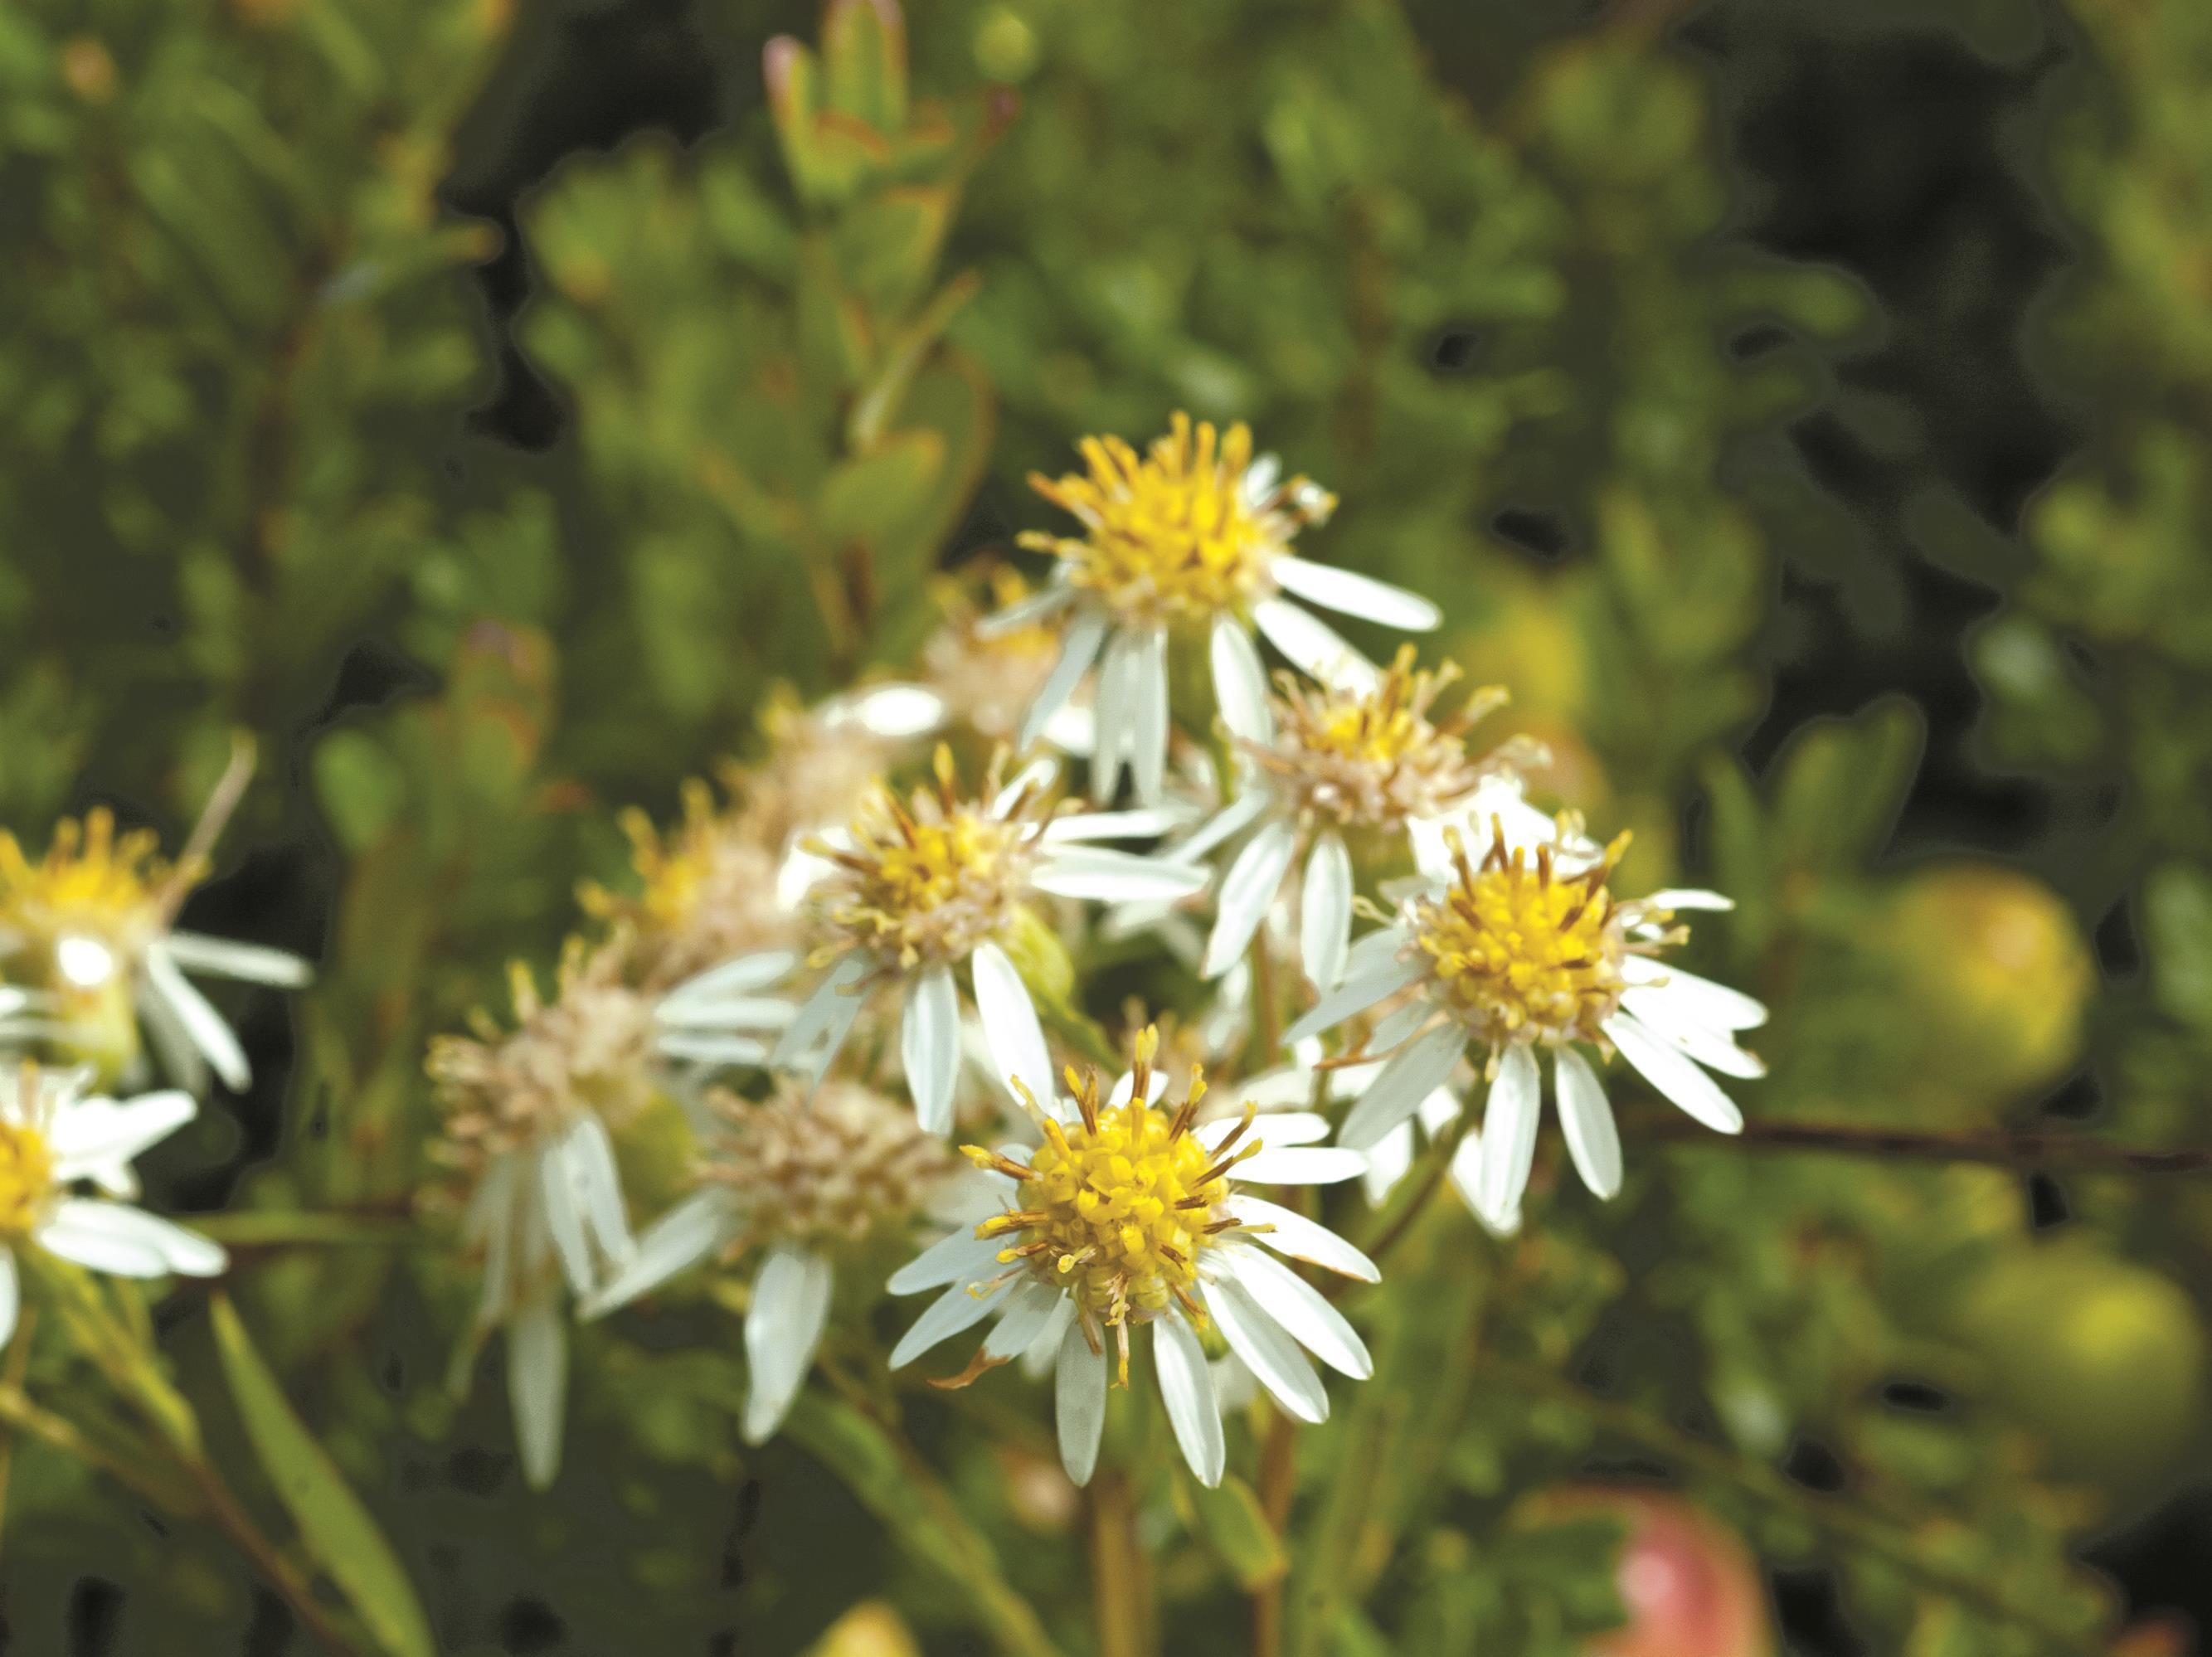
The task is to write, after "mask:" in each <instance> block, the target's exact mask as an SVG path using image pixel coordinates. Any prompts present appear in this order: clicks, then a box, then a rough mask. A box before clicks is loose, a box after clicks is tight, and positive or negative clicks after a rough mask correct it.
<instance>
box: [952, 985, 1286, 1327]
mask: <svg viewBox="0 0 2212 1657" xmlns="http://www.w3.org/2000/svg"><path fill="white" fill-rule="evenodd" d="M1158 1041H1159V1037H1158V1031H1156V1030H1153V1029H1147V1030H1146V1031H1145V1033H1144V1035H1141V1036H1140V1037H1139V1039H1138V1044H1137V1063H1136V1068H1135V1070H1134V1071H1133V1075H1132V1083H1133V1085H1132V1087H1131V1090H1130V1095H1129V1102H1128V1103H1127V1104H1126V1105H1123V1106H1121V1107H1119V1108H1103V1107H1102V1106H1101V1104H1100V1102H1099V1096H1098V1079H1097V1077H1096V1076H1095V1075H1092V1076H1087V1077H1080V1078H1079V1077H1077V1076H1076V1075H1075V1073H1074V1072H1073V1071H1069V1072H1068V1075H1067V1080H1068V1084H1069V1086H1070V1088H1071V1089H1073V1092H1074V1095H1075V1102H1076V1106H1077V1108H1078V1109H1079V1111H1080V1113H1081V1116H1082V1120H1080V1121H1079V1122H1078V1123H1076V1124H1075V1125H1073V1126H1067V1127H1062V1126H1060V1123H1059V1122H1057V1121H1055V1120H1052V1119H1050V1118H1044V1119H1042V1126H1043V1131H1044V1136H1045V1143H1044V1144H1042V1145H1041V1146H1039V1147H1038V1148H1037V1149H1036V1151H1034V1152H1033V1153H1031V1155H1030V1160H1029V1162H1028V1165H1027V1166H1026V1167H1024V1166H1023V1165H1021V1164H1019V1163H1016V1162H1010V1161H1008V1160H1006V1159H1005V1158H1002V1157H1000V1156H998V1155H997V1154H996V1153H995V1152H993V1151H990V1150H984V1149H982V1148H981V1147H979V1146H975V1145H969V1146H966V1147H964V1150H965V1151H966V1154H967V1156H969V1159H970V1160H971V1161H973V1162H975V1163H976V1164H977V1165H978V1166H979V1167H983V1168H996V1169H998V1170H999V1171H1000V1172H1001V1173H1008V1174H1013V1175H1014V1176H1015V1177H1016V1178H1018V1180H1020V1181H1021V1182H1022V1183H1021V1187H1020V1190H1019V1193H1018V1195H1019V1199H1020V1201H1021V1203H1022V1206H1021V1207H1020V1208H1019V1209H1018V1210H1015V1211H1012V1212H1009V1213H1006V1214H998V1215H994V1216H993V1217H991V1218H990V1219H988V1220H986V1221H984V1222H983V1223H982V1224H981V1225H980V1226H978V1227H977V1228H976V1235H978V1236H980V1237H998V1236H1009V1237H1018V1238H1019V1241H1016V1242H1013V1243H1011V1244H1010V1245H1009V1246H1008V1247H1006V1249H1005V1250H1003V1251H1002V1252H1001V1253H1000V1255H999V1259H1000V1262H1001V1263H1002V1264H1006V1265H1017V1264H1018V1263H1023V1262H1026V1264H1027V1269H1028V1270H1029V1271H1030V1272H1033V1273H1034V1274H1036V1276H1037V1277H1039V1278H1042V1280H1043V1281H1045V1282H1046V1283H1048V1284H1051V1285H1052V1286H1054V1287H1055V1288H1058V1289H1060V1290H1063V1291H1065V1292H1066V1293H1068V1294H1071V1295H1073V1296H1074V1297H1075V1302H1076V1304H1077V1306H1078V1307H1079V1308H1080V1309H1081V1311H1082V1313H1083V1314H1084V1316H1085V1326H1086V1327H1094V1326H1097V1325H1100V1324H1103V1325H1107V1326H1114V1325H1127V1324H1129V1323H1132V1322H1136V1323H1142V1322H1145V1321H1146V1320H1149V1319H1151V1318H1153V1317H1157V1316H1158V1314H1160V1313H1162V1312H1164V1311H1165V1310H1166V1309H1167V1307H1168V1303H1169V1302H1170V1301H1171V1300H1173V1301H1179V1302H1182V1306H1183V1308H1184V1309H1185V1310H1186V1311H1187V1312H1188V1313H1189V1314H1190V1315H1191V1317H1192V1319H1193V1320H1194V1321H1196V1322H1198V1323H1199V1324H1200V1325H1201V1326H1202V1325H1203V1324H1204V1322H1205V1320H1206V1316H1205V1313H1204V1311H1203V1309H1202V1308H1200V1305H1199V1303H1198V1302H1197V1299H1196V1297H1195V1296H1194V1295H1193V1294H1192V1293H1191V1289H1192V1285H1193V1284H1195V1283H1196V1282H1197V1280H1198V1263H1199V1256H1200V1253H1201V1252H1202V1251H1203V1250H1205V1249H1206V1248H1208V1247H1212V1245H1213V1243H1214V1241H1215V1239H1216V1238H1217V1237H1218V1236H1219V1235H1221V1234H1223V1233H1224V1232H1226V1231H1231V1230H1234V1229H1237V1221H1236V1220H1235V1219H1233V1218H1217V1217H1216V1215H1215V1210H1216V1209H1218V1207H1219V1206H1220V1205H1222V1204H1223V1203H1225V1202H1226V1201H1227V1200H1228V1198H1229V1177H1228V1176H1229V1173H1230V1170H1231V1168H1234V1167H1235V1166H1236V1165H1237V1163H1238V1162H1243V1160H1244V1159H1245V1158H1246V1157H1248V1156H1251V1155H1253V1154H1254V1153H1255V1151H1257V1150H1259V1149H1260V1144H1259V1142H1258V1141H1257V1140H1252V1141H1250V1142H1249V1143H1247V1144H1243V1146H1242V1148H1241V1149H1240V1148H1239V1147H1238V1145H1237V1141H1239V1140H1240V1139H1243V1138H1244V1137H1245V1135H1246V1132H1247V1131H1248V1130H1249V1126H1250V1124H1251V1121H1252V1112H1251V1110H1250V1109H1249V1108H1247V1110H1246V1113H1245V1119H1244V1124H1243V1126H1239V1127H1238V1128H1237V1129H1236V1130H1235V1131H1234V1132H1232V1133H1231V1135H1230V1136H1229V1138H1227V1139H1225V1140H1224V1141H1223V1142H1222V1143H1220V1144H1217V1145H1216V1146H1214V1147H1213V1148H1212V1150H1208V1149H1207V1148H1206V1145H1205V1144H1204V1143H1203V1142H1202V1141H1201V1140H1200V1138H1199V1137H1198V1136H1197V1135H1196V1134H1194V1133H1193V1132H1191V1131H1190V1128H1191V1123H1192V1122H1193V1120H1194V1119H1195V1118H1196V1115H1197V1112H1198V1102H1199V1101H1200V1099H1201V1098H1203V1097H1204V1096H1205V1093H1206V1082H1205V1078H1204V1077H1203V1076H1202V1075H1201V1074H1200V1071H1199V1070H1198V1069H1197V1067H1196V1066H1195V1065H1194V1066H1193V1067H1192V1070H1191V1081H1190V1089H1189V1092H1188V1096H1186V1097H1185V1099H1184V1101H1183V1102H1182V1105H1181V1106H1180V1107H1179V1108H1177V1109H1176V1110H1175V1111H1174V1112H1173V1113H1172V1114H1170V1113H1169V1112H1168V1111H1165V1110H1163V1109H1161V1108H1158V1107H1157V1106H1155V1105H1152V1104H1150V1103H1148V1102H1146V1096H1147V1094H1148V1093H1149V1091H1150V1083H1151V1078H1152V1058H1153V1056H1154V1055H1155V1053H1157V1052H1158Z"/></svg>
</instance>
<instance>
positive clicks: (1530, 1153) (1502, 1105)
mask: <svg viewBox="0 0 2212 1657" xmlns="http://www.w3.org/2000/svg"><path fill="white" fill-rule="evenodd" d="M1543 1111H1544V1083H1543V1077H1542V1076H1541V1073H1540V1072H1539V1071H1538V1070H1537V1069H1536V1057H1535V1055H1534V1053H1530V1052H1529V1051H1528V1043H1527V1042H1525V1041H1516V1042H1514V1043H1512V1044H1511V1045H1510V1047H1507V1048H1506V1049H1505V1052H1504V1056H1503V1057H1501V1058H1500V1059H1499V1060H1498V1077H1497V1079H1496V1080H1495V1081H1493V1082H1492V1083H1491V1084H1490V1098H1489V1101H1488V1102H1487V1103H1486V1104H1485V1105H1484V1107H1483V1111H1482V1179H1481V1184H1480V1187H1478V1192H1477V1194H1478V1195H1479V1196H1480V1198H1481V1199H1482V1211H1483V1212H1484V1213H1485V1214H1486V1215H1487V1216H1488V1217H1490V1219H1491V1220H1492V1223H1498V1222H1500V1221H1502V1220H1503V1219H1504V1217H1506V1216H1507V1215H1509V1214H1510V1213H1512V1212H1513V1211H1515V1210H1516V1209H1518V1208H1519V1207H1520V1206H1521V1193H1522V1192H1523V1191H1526V1190H1527V1189H1528V1170H1529V1168H1531V1167H1532V1166H1533V1165H1534V1161H1535V1156H1536V1126H1537V1124H1538V1123H1539V1122H1540V1121H1541V1120H1542V1117H1543Z"/></svg>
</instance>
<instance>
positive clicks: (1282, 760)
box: [1253, 646, 1505, 829]
mask: <svg viewBox="0 0 2212 1657" xmlns="http://www.w3.org/2000/svg"><path fill="white" fill-rule="evenodd" d="M1458 677H1459V670H1458V669H1457V668H1456V667H1455V666H1453V665H1451V664H1449V663H1446V664H1445V665H1443V667H1441V668H1439V669H1437V671H1434V672H1416V671H1414V669H1413V647H1412V646H1405V647H1404V648H1402V649H1401V650H1400V651H1399V652H1398V657H1397V659H1396V660H1395V662H1393V663H1392V664H1391V665H1390V667H1389V671H1386V672H1385V673H1383V676H1382V677H1381V678H1380V679H1379V680H1378V681H1377V682H1376V683H1375V684H1374V685H1373V686H1372V687H1371V688H1370V689H1365V690H1359V689H1343V688H1335V687H1309V686H1306V685H1303V684H1300V683H1297V681H1295V680H1294V679H1292V678H1291V677H1290V676H1288V675H1285V676H1284V677H1283V678H1282V679H1281V681H1280V682H1279V683H1280V685H1281V689H1280V693H1279V695H1277V697H1276V699H1275V710H1276V714H1277V719H1278V723H1279V726H1280V729H1281V735H1280V736H1279V738H1278V739H1277V741H1276V742H1275V744H1273V746H1272V747H1267V748H1255V749H1254V750H1253V751H1254V753H1255V756H1256V757H1257V758H1258V759H1259V761H1260V762H1261V764H1262V765H1264V766H1265V767H1266V768H1267V769H1268V770H1270V771H1272V772H1273V773H1274V774H1275V775H1276V776H1277V777H1279V779H1281V780H1282V781H1283V783H1284V785H1285V786H1286V787H1287V788H1288V790H1289V791H1290V793H1291V797H1292V798H1294V799H1295V800H1296V802H1297V804H1298V805H1299V807H1300V808H1301V809H1303V810H1306V811H1310V812H1312V813H1314V814H1316V815H1317V816H1322V817H1325V818H1328V819H1330V820H1333V821H1334V822H1338V823H1340V824H1342V825H1344V826H1346V827H1351V826H1353V825H1358V826H1362V827H1366V828H1378V829H1382V828H1388V829H1395V828H1398V827H1400V826H1401V825H1402V824H1403V823H1404V822H1406V820H1407V818H1409V817H1414V816H1437V815H1439V814H1441V813H1442V812H1443V811H1444V810H1447V809H1448V808H1449V807H1450V806H1451V805H1453V804H1455V803H1456V802H1458V801H1459V800H1461V799H1462V798H1465V797H1466V796H1467V795H1468V794H1469V793H1472V792H1474V788H1475V786H1477V785H1478V784H1479V783H1480V781H1481V780H1482V776H1483V768H1482V767H1481V766H1480V765H1479V764H1478V763H1477V762H1475V761H1474V760H1472V759H1470V758H1469V757H1468V751H1467V744H1466V743H1465V742H1464V740H1462V733H1463V732H1464V731H1466V730H1467V729H1468V726H1470V725H1473V724H1474V723H1475V721H1476V720H1478V719H1481V718H1482V717H1483V716H1484V715H1485V714H1486V713H1490V712H1491V711H1492V709H1494V708H1496V707H1498V706H1499V705H1500V704H1502V703H1503V702H1504V701H1505V693H1504V691H1503V690H1501V689H1498V688H1497V687H1495V686H1491V687H1487V688H1486V689H1481V690H1478V691H1476V692H1475V693H1474V695H1472V696H1470V697H1469V698H1468V701H1467V704H1466V706H1465V707H1462V708H1461V709H1459V710H1458V711H1457V712H1456V713H1454V714H1453V715H1452V716H1451V717H1450V718H1449V719H1443V720H1442V721H1437V722H1432V721H1431V719H1429V709H1430V707H1431V705H1432V704H1434V702H1435V701H1436V699H1437V695H1439V694H1440V693H1441V692H1442V691H1443V689H1444V688H1445V687H1446V686H1447V685H1449V684H1450V683H1452V682H1453V681H1454V680H1455V679H1457V678H1458Z"/></svg>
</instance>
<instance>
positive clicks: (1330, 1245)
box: [1224, 1192, 1383, 1283]
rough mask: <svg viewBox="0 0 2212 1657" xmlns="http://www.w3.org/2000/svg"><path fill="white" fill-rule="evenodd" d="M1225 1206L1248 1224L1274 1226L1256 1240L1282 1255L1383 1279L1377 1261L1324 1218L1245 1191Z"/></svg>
mask: <svg viewBox="0 0 2212 1657" xmlns="http://www.w3.org/2000/svg"><path fill="white" fill-rule="evenodd" d="M1224 1206H1225V1207H1226V1208H1227V1209H1228V1211H1229V1212H1230V1213H1231V1215H1233V1216H1235V1217H1237V1219H1240V1220H1243V1221H1244V1222H1245V1223H1247V1224H1249V1225H1265V1226H1271V1227H1273V1229H1272V1230H1268V1231H1258V1232H1255V1233H1253V1241H1255V1242H1260V1243H1264V1244H1266V1245H1267V1247H1269V1248H1272V1249H1273V1250H1274V1251H1275V1252H1276V1253H1279V1254H1287V1255H1289V1256H1290V1257H1291V1259H1294V1260H1304V1261H1305V1262H1306V1263H1307V1264H1308V1265H1310V1266H1321V1267H1322V1268H1323V1269H1325V1270H1327V1271H1330V1272H1340V1273H1341V1274H1342V1275H1343V1276H1345V1277H1347V1278H1357V1279H1358V1280H1359V1281H1360V1282H1361V1283H1379V1282H1380V1281H1382V1276H1383V1274H1382V1272H1381V1271H1380V1270H1379V1269H1378V1268H1377V1267H1376V1264H1375V1262H1374V1261H1372V1260H1370V1259H1368V1258H1367V1256H1366V1255H1364V1254H1363V1253H1360V1252H1359V1250H1358V1249H1357V1248H1355V1247H1352V1245H1351V1244H1350V1243H1348V1242H1346V1241H1345V1240H1344V1239H1343V1238H1341V1237H1340V1236H1338V1235H1336V1233H1335V1232H1334V1231H1332V1230H1330V1229H1328V1227H1327V1226H1325V1225H1323V1224H1322V1223H1321V1222H1320V1221H1318V1220H1310V1219H1308V1218H1307V1217H1305V1216H1304V1215H1303V1214H1301V1213H1299V1212H1298V1211H1297V1210H1296V1209H1291V1208H1285V1207H1284V1206H1283V1205H1281V1204H1279V1203H1271V1202H1269V1201H1267V1199H1265V1198H1262V1197H1251V1196H1247V1195H1245V1194H1244V1193H1242V1192H1238V1193H1236V1194H1235V1195H1233V1196H1231V1198H1230V1199H1229V1200H1228V1202H1227V1203H1226V1204H1225V1205H1224Z"/></svg>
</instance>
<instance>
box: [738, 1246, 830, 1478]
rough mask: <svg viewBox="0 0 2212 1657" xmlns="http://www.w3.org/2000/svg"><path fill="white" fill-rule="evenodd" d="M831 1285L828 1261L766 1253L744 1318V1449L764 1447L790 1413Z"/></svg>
mask: <svg viewBox="0 0 2212 1657" xmlns="http://www.w3.org/2000/svg"><path fill="white" fill-rule="evenodd" d="M831 1284H832V1278H831V1276H830V1271H829V1261H827V1260H825V1259H823V1258H822V1256H821V1255H819V1254H817V1253H813V1252H812V1251H811V1250H809V1249H804V1248H793V1247H790V1246H788V1245H786V1246H784V1247H780V1248H777V1249H776V1250H775V1251H774V1252H773V1253H770V1254H769V1257H768V1259H767V1260H766V1261H765V1262H763V1265H762V1266H761V1269H760V1275H759V1276H757V1277H756V1278H754V1279H753V1298H752V1305H751V1306H750V1308H748V1309H747V1311H746V1313H745V1363H746V1365H747V1367H748V1368H749V1369H750V1370H751V1372H752V1373H751V1378H750V1384H749V1386H748V1387H747V1388H746V1391H745V1413H744V1440H745V1442H746V1443H748V1444H760V1443H764V1442H766V1441H767V1440H768V1439H769V1437H770V1436H771V1435H773V1434H774V1433H775V1429H777V1428H778V1427H781V1425H782V1424H783V1418H784V1417H785V1416H787V1414H789V1413H790V1411H791V1402H792V1400H793V1399H795V1398H797V1397H798V1396H799V1387H800V1386H801V1385H802V1384H803V1383H804V1382H805V1380H806V1371H807V1369H809V1368H810V1367H811V1365H812V1364H813V1363H814V1349H815V1348H816V1347H817V1346H819V1345H820V1344H822V1331H823V1326H825V1325H826V1324H827V1323H828V1322H829V1290H830V1287H831Z"/></svg>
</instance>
